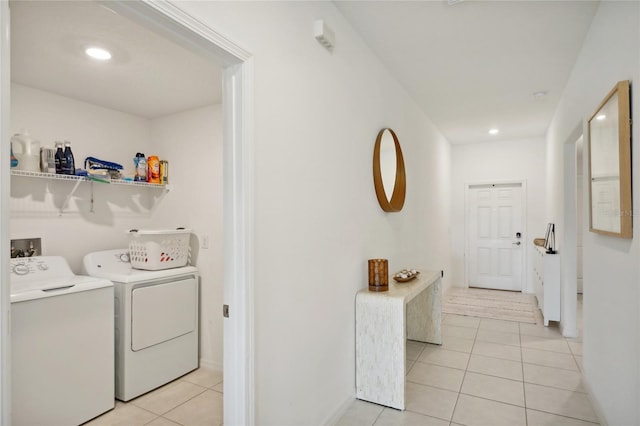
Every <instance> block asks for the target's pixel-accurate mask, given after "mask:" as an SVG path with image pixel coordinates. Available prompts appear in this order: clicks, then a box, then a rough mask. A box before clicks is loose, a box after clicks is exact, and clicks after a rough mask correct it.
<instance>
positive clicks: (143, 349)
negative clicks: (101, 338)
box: [83, 249, 199, 401]
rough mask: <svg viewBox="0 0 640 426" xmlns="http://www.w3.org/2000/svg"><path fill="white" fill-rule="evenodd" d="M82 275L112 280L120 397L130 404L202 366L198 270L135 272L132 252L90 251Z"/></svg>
mask: <svg viewBox="0 0 640 426" xmlns="http://www.w3.org/2000/svg"><path fill="white" fill-rule="evenodd" d="M83 263H84V273H86V274H87V275H90V276H93V277H99V278H106V279H108V280H111V281H113V284H114V290H115V345H116V354H115V360H116V363H115V368H116V390H115V394H116V398H118V399H120V400H122V401H129V400H130V399H132V398H135V397H137V396H139V395H141V394H143V393H145V392H148V391H150V390H152V389H155V388H157V387H158V386H161V385H163V384H165V383H168V382H170V381H172V380H174V379H176V378H178V377H180V376H182V375H184V374H186V373H188V372H190V371H192V370H195V369H196V368H198V361H199V354H198V342H199V331H198V330H199V327H198V300H199V286H198V270H197V269H196V268H195V267H193V266H184V267H179V268H172V269H164V270H159V271H144V270H140V269H134V268H132V267H131V263H130V262H129V251H128V249H116V250H106V251H99V252H94V253H89V254H87V255H86V256H85V257H84V262H83Z"/></svg>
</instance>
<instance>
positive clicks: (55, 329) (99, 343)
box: [11, 256, 114, 426]
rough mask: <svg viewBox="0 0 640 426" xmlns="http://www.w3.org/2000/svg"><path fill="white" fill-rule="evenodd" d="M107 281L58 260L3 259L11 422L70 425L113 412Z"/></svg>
mask: <svg viewBox="0 0 640 426" xmlns="http://www.w3.org/2000/svg"><path fill="white" fill-rule="evenodd" d="M113 322H114V321H113V283H111V281H109V280H106V279H102V278H93V277H86V276H79V275H75V274H74V273H73V272H72V271H71V269H70V268H69V264H68V263H67V261H66V260H65V259H64V258H62V257H59V256H38V257H30V258H17V259H11V374H12V377H11V409H12V414H11V424H12V425H25V426H33V425H51V426H55V425H61V426H62V425H64V426H68V425H78V424H81V423H84V422H86V421H87V420H90V419H92V418H94V417H96V416H98V415H100V414H102V413H104V412H105V411H108V410H110V409H112V408H113V407H114V380H113V374H114V354H113V351H114V341H113V335H114V332H113Z"/></svg>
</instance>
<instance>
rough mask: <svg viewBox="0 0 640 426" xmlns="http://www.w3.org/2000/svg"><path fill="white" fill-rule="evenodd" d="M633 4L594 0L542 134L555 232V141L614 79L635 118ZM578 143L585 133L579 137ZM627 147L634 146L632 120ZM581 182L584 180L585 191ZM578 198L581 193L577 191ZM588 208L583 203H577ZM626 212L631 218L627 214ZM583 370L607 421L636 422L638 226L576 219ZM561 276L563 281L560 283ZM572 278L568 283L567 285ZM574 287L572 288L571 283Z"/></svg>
mask: <svg viewBox="0 0 640 426" xmlns="http://www.w3.org/2000/svg"><path fill="white" fill-rule="evenodd" d="M639 25H640V3H638V2H601V3H600V6H599V9H598V12H597V14H596V16H595V18H594V20H593V23H592V24H591V28H590V30H589V33H588V35H587V37H586V39H585V42H584V45H583V48H582V51H581V53H580V55H579V57H578V60H577V62H576V65H575V67H574V69H573V72H572V74H571V76H570V79H569V82H568V84H567V87H566V89H565V92H564V94H563V96H562V99H561V101H560V104H559V106H558V108H557V110H556V113H555V115H554V118H553V121H552V123H551V125H550V127H549V131H548V134H547V160H548V163H547V200H548V201H547V216H548V218H549V221H551V222H555V223H558V225H559V226H558V230H559V235H558V237H560V238H559V239H558V242H559V244H558V245H559V249H560V250H562V239H563V226H562V225H563V223H562V221H563V219H562V218H563V211H562V209H563V197H564V193H563V188H562V186H561V185H558V182H562V181H563V173H564V165H563V150H564V148H563V146H564V144H565V143H573V142H575V140H576V139H577V138H578V136H579V135H580V133H581V132H584V134H585V135H586V127H585V123H586V120H587V119H588V117H589V116H590V115H591V114H592V113H593V111H595V109H596V107H597V106H598V105H599V103H600V102H601V101H602V99H603V98H604V96H605V95H606V94H607V93H608V92H609V91H610V90H611V89H612V88H613V86H614V84H615V83H616V82H618V81H619V80H626V79H629V80H631V81H632V88H633V89H632V96H631V98H632V100H631V103H632V105H634V107H633V108H632V111H633V112H632V119H633V121H634V122H636V123H637V122H639V119H640V115H639V114H638V108H637V107H635V106H637V105H639V101H640V96H639V92H638V88H637V84H638V83H639V82H640V79H639V78H638V77H639V72H638V71H639V69H640V63H639V60H640V58H639V55H638V53H639V51H640V37H639V36H640V33H639V32H638V28H639ZM585 143H586V140H585ZM632 152H634V153H638V152H640V133H639V131H638V126H633V129H632ZM632 167H633V169H634V170H633V173H632V174H633V203H634V211H637V209H638V206H639V203H640V176H639V173H638V172H637V171H638V156H637V155H636V154H634V155H633V159H632ZM586 186H587V185H585V189H584V190H585V191H586V190H587V188H586ZM585 199H588V197H587V196H586V195H585ZM585 211H588V210H585ZM634 219H637V217H635V218H634ZM584 222H585V224H584V225H583V232H584V235H583V244H584V253H583V256H584V269H583V274H584V292H585V293H584V313H583V315H584V317H583V322H584V324H583V325H584V337H583V339H584V374H585V378H586V381H587V384H588V386H589V388H590V390H591V394H592V396H593V398H594V401H595V404H596V406H597V408H598V409H599V410H600V412H601V415H603V416H604V419H603V420H604V421H605V422H606V423H608V424H610V425H630V424H640V412H639V410H640V408H639V407H640V405H639V404H638V401H640V372H639V363H638V360H639V359H640V317H639V312H640V292H639V290H638V288H639V284H640V283H639V282H638V281H639V280H638V278H639V277H638V256H639V254H640V253H639V247H638V244H639V242H638V241H639V238H640V226H638V223H637V221H635V222H636V223H635V224H634V231H633V239H632V240H623V239H619V238H612V237H606V236H601V235H597V234H594V233H591V232H588V229H587V226H588V220H586V218H585V220H584ZM567 285H569V283H566V282H563V286H567ZM571 285H575V284H571ZM574 293H575V289H574Z"/></svg>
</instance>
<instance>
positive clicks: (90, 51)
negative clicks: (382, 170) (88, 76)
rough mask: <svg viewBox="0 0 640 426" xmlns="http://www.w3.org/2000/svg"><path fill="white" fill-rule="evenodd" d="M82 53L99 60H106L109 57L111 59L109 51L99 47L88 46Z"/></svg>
mask: <svg viewBox="0 0 640 426" xmlns="http://www.w3.org/2000/svg"><path fill="white" fill-rule="evenodd" d="M84 53H86V54H87V55H88V56H90V57H92V58H93V59H97V60H99V61H108V60H109V59H111V53H109V51H108V50H105V49H102V48H100V47H89V48H87V50H85V51H84Z"/></svg>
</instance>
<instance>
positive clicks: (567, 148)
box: [560, 135, 586, 337]
mask: <svg viewBox="0 0 640 426" xmlns="http://www.w3.org/2000/svg"><path fill="white" fill-rule="evenodd" d="M570 140H571V142H568V143H566V144H565V145H564V214H563V218H562V219H563V222H564V223H563V228H564V232H563V234H564V236H563V238H562V283H561V289H562V290H561V292H562V293H561V296H560V297H561V301H562V303H561V311H560V318H561V321H560V324H561V327H562V334H563V335H564V336H565V337H578V335H579V334H580V330H579V323H578V298H579V297H581V295H579V294H578V282H579V277H581V275H582V274H581V272H582V260H581V258H582V250H581V245H582V237H583V233H584V232H583V228H584V220H585V219H584V214H583V212H586V210H585V200H584V193H585V190H584V189H585V188H584V186H585V185H584V184H583V183H581V182H584V178H583V179H581V178H580V177H581V175H583V173H582V174H581V170H583V164H584V155H582V151H583V149H582V146H583V136H582V135H579V136H578V137H576V138H575V139H573V138H572V139H570ZM580 281H581V280H580Z"/></svg>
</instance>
